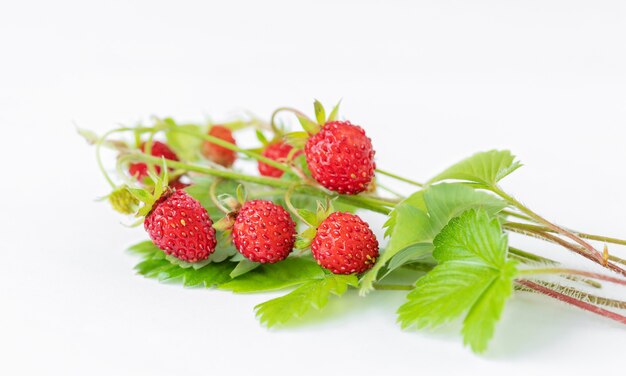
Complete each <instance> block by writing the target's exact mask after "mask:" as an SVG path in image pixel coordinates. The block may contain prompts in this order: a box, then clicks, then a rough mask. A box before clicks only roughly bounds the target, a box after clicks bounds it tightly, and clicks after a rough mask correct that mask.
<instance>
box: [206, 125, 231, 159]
mask: <svg viewBox="0 0 626 376" xmlns="http://www.w3.org/2000/svg"><path fill="white" fill-rule="evenodd" d="M209 135H210V136H213V137H217V138H219V139H222V140H224V141H227V142H230V143H231V144H233V145H236V144H237V143H236V142H235V138H234V137H233V132H231V130H230V129H228V128H226V127H222V126H221V125H214V126H212V127H211V129H209ZM202 155H204V156H205V157H206V158H207V159H209V160H211V161H213V162H215V163H217V164H219V165H222V166H224V167H230V166H232V165H233V163H235V159H237V153H235V152H234V151H232V150H230V149H226V148H225V147H223V146H219V145H217V144H214V143H212V142H209V141H204V142H203V143H202Z"/></svg>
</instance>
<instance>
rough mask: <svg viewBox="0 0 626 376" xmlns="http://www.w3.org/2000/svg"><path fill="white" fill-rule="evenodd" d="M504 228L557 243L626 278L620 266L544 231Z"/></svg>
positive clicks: (625, 272) (505, 226) (506, 226)
mask: <svg viewBox="0 0 626 376" xmlns="http://www.w3.org/2000/svg"><path fill="white" fill-rule="evenodd" d="M504 228H506V229H507V230H509V231H512V232H516V233H518V234H523V235H527V236H531V237H535V238H537V239H542V240H546V241H549V242H551V243H555V244H558V245H560V246H562V247H564V248H566V249H569V250H570V251H572V252H575V253H577V254H579V255H581V256H583V257H585V258H587V259H589V260H591V261H593V262H595V263H597V264H598V265H600V266H603V267H605V268H607V269H609V270H612V271H614V272H616V273H619V274H621V275H623V276H626V270H624V269H622V268H620V267H619V266H617V265H615V264H613V263H611V262H608V261H607V262H605V261H603V260H602V261H599V260H598V259H596V258H595V257H593V256H592V255H590V254H589V253H588V252H585V249H583V248H582V247H580V246H579V245H577V244H572V243H569V242H567V241H565V240H563V239H561V238H559V237H558V236H556V235H553V234H550V233H547V232H542V231H535V230H531V229H521V228H517V227H512V226H508V225H507V224H505V225H504Z"/></svg>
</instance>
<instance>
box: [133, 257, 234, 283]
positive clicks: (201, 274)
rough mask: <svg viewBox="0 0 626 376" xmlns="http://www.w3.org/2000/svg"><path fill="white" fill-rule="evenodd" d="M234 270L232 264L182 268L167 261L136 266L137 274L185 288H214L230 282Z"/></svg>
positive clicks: (153, 260)
mask: <svg viewBox="0 0 626 376" xmlns="http://www.w3.org/2000/svg"><path fill="white" fill-rule="evenodd" d="M232 269H233V265H232V263H231V262H228V261H225V262H220V263H208V264H206V265H205V266H203V267H201V268H199V269H195V268H182V267H180V266H178V265H175V264H172V263H171V262H169V261H168V260H166V259H160V260H156V259H149V260H144V261H142V262H140V263H139V264H137V266H135V270H137V273H139V274H141V275H143V276H144V277H147V278H154V279H157V280H159V281H161V282H171V283H180V284H182V285H183V286H187V287H195V286H203V287H212V286H215V285H218V284H220V283H224V282H226V281H228V280H230V276H229V274H230V272H231V271H232Z"/></svg>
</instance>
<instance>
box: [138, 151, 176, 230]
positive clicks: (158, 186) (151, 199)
mask: <svg viewBox="0 0 626 376" xmlns="http://www.w3.org/2000/svg"><path fill="white" fill-rule="evenodd" d="M148 176H149V177H150V179H151V180H152V181H153V182H154V185H153V186H152V191H149V190H148V189H147V188H150V187H146V188H132V187H128V188H127V189H128V191H129V192H130V193H131V194H132V195H133V196H134V197H135V198H136V199H137V200H138V201H140V202H142V203H143V205H142V206H141V207H140V208H139V209H138V210H137V214H136V217H138V218H145V217H147V216H148V215H149V214H150V213H151V212H152V209H153V208H154V207H155V206H156V204H157V203H158V202H160V201H162V200H164V199H166V198H167V197H168V196H169V195H171V194H172V193H173V192H174V190H173V189H172V188H170V187H169V184H168V183H169V176H168V169H167V163H166V161H165V157H161V175H160V176H156V175H155V174H154V173H152V172H151V171H148Z"/></svg>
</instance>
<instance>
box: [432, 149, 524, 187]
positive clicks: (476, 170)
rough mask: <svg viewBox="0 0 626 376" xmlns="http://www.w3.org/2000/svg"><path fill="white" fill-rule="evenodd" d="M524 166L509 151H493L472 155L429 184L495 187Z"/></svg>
mask: <svg viewBox="0 0 626 376" xmlns="http://www.w3.org/2000/svg"><path fill="white" fill-rule="evenodd" d="M521 166H522V164H521V163H520V162H518V161H516V160H515V156H514V155H512V154H511V152H510V151H508V150H491V151H486V152H481V153H477V154H474V155H472V156H471V157H469V158H467V159H464V160H462V161H461V162H458V163H456V164H454V165H452V166H451V167H449V168H448V169H446V170H445V171H443V172H442V173H440V174H439V175H437V176H435V177H434V178H432V179H430V181H429V182H428V184H432V183H436V182H439V181H442V180H451V179H452V180H463V181H468V182H472V183H477V184H479V185H481V186H484V187H487V188H489V187H494V186H495V185H496V184H497V183H498V182H499V181H500V180H501V179H503V178H504V177H505V176H507V175H509V174H510V173H512V172H513V171H515V170H517V169H518V168H520V167H521Z"/></svg>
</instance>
